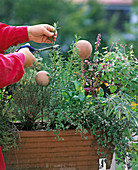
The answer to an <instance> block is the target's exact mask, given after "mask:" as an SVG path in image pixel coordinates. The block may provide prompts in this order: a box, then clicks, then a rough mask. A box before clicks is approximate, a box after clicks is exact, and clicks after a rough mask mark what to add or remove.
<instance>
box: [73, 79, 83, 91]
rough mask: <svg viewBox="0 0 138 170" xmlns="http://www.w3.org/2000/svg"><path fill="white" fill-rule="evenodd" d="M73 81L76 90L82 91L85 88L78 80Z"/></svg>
mask: <svg viewBox="0 0 138 170" xmlns="http://www.w3.org/2000/svg"><path fill="white" fill-rule="evenodd" d="M73 83H74V85H75V89H76V91H82V90H83V88H82V84H81V83H79V82H78V81H73Z"/></svg>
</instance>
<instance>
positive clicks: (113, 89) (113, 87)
mask: <svg viewBox="0 0 138 170" xmlns="http://www.w3.org/2000/svg"><path fill="white" fill-rule="evenodd" d="M116 90H117V86H114V85H110V91H111V93H114V92H115V91H116Z"/></svg>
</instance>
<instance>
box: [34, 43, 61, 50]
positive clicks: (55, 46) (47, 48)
mask: <svg viewBox="0 0 138 170" xmlns="http://www.w3.org/2000/svg"><path fill="white" fill-rule="evenodd" d="M57 47H59V45H58V44H57V45H53V46H50V47H45V48H41V49H38V50H36V51H38V52H39V51H45V50H50V49H55V48H57Z"/></svg>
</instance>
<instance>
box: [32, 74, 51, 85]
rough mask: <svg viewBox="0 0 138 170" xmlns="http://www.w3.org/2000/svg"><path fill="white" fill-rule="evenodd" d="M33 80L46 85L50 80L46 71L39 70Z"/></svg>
mask: <svg viewBox="0 0 138 170" xmlns="http://www.w3.org/2000/svg"><path fill="white" fill-rule="evenodd" d="M35 81H36V82H37V83H38V84H39V85H41V86H47V85H48V84H49V82H50V75H49V73H48V72H47V71H39V72H37V74H36V76H35Z"/></svg>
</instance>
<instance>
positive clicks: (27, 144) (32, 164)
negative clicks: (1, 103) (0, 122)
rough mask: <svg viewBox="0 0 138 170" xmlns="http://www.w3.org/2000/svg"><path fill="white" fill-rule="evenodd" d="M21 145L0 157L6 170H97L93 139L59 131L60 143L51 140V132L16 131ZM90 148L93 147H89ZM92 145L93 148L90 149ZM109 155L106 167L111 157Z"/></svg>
mask: <svg viewBox="0 0 138 170" xmlns="http://www.w3.org/2000/svg"><path fill="white" fill-rule="evenodd" d="M19 133H20V137H21V145H20V147H19V148H18V149H14V150H11V151H8V152H6V153H4V159H5V164H6V170H16V169H18V170H26V169H32V170H36V169H38V170H45V169H48V170H58V169H61V170H90V169H91V170H98V169H99V167H98V166H99V163H98V160H99V158H100V156H98V155H97V145H96V140H95V137H94V136H91V135H90V133H88V134H87V140H86V139H84V138H82V137H81V136H80V133H76V131H75V130H68V131H63V132H61V133H60V136H62V137H63V138H64V140H60V141H59V140H58V139H55V137H56V135H55V134H54V133H53V131H20V132H19ZM93 144H94V145H93ZM92 145H93V146H92ZM107 152H108V153H109V156H108V167H107V168H109V166H110V164H111V161H112V156H113V154H111V153H110V151H109V150H107Z"/></svg>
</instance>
